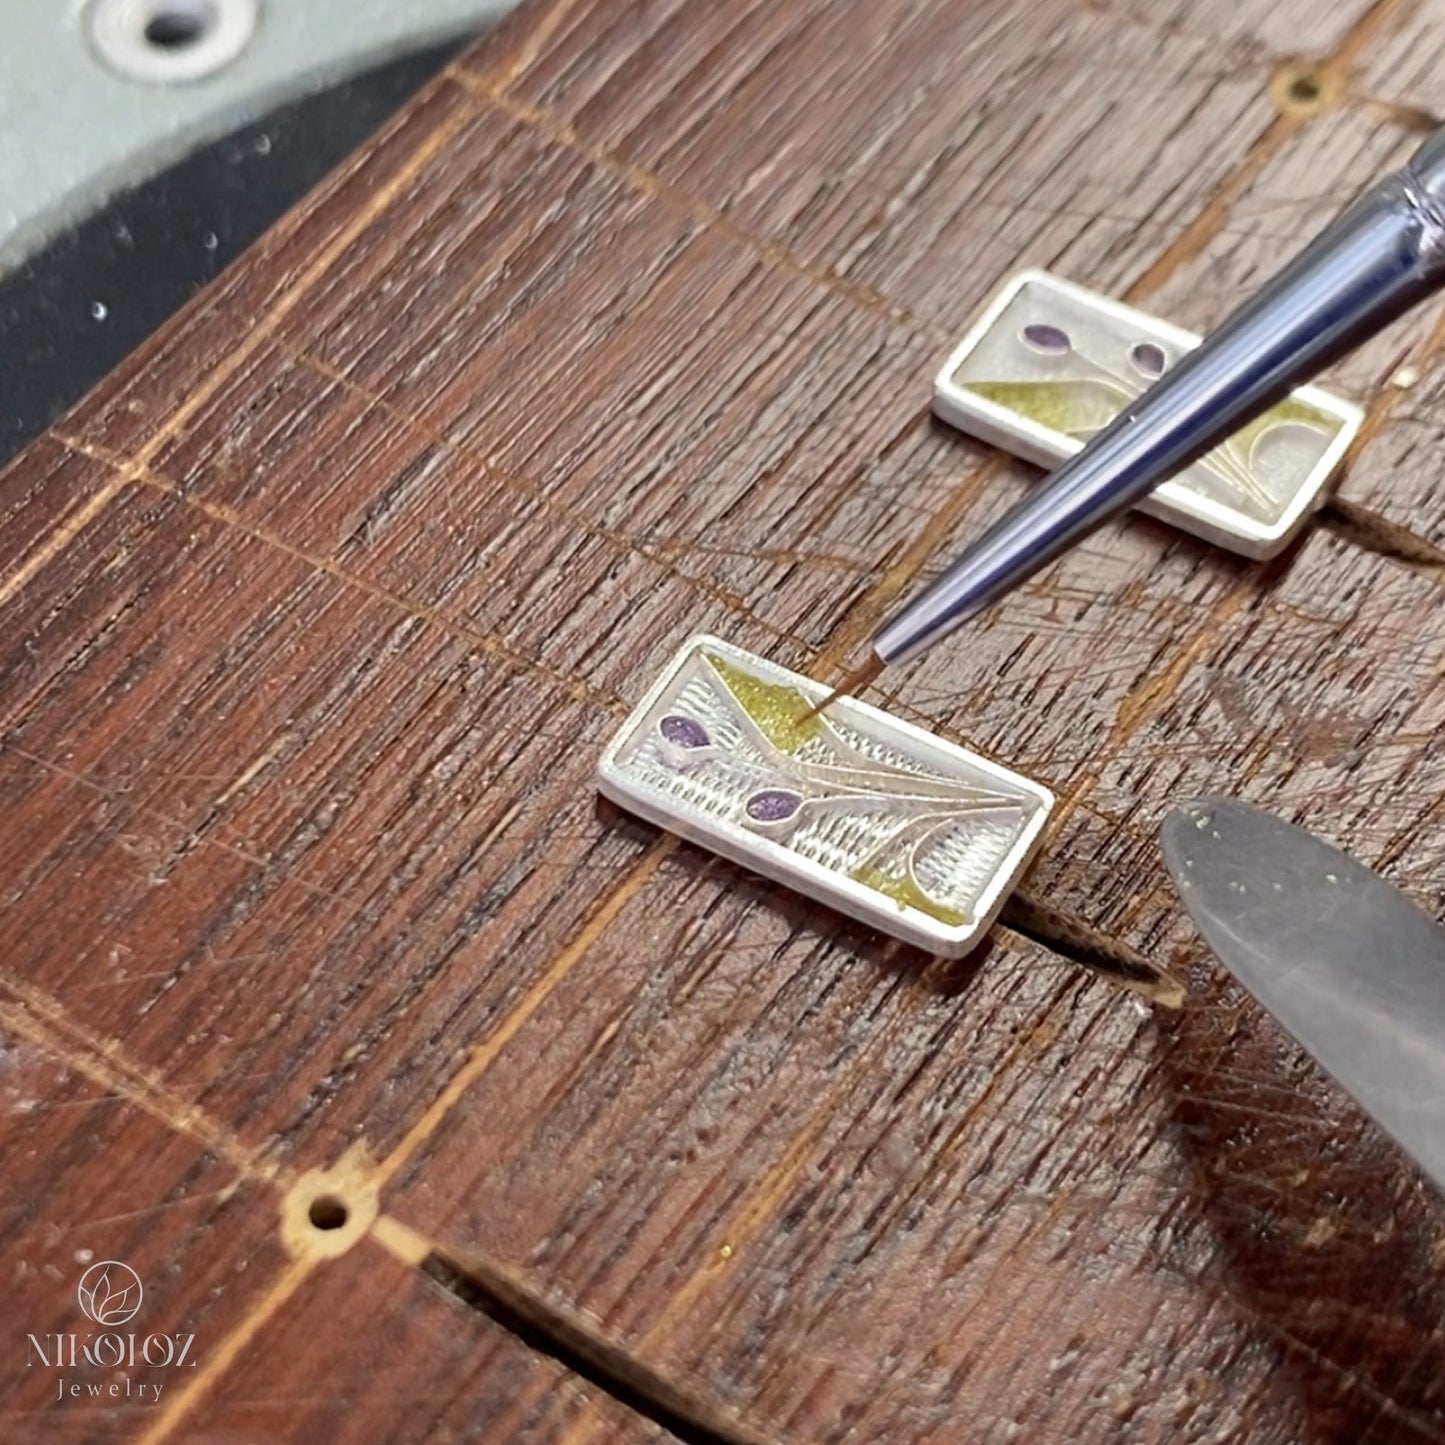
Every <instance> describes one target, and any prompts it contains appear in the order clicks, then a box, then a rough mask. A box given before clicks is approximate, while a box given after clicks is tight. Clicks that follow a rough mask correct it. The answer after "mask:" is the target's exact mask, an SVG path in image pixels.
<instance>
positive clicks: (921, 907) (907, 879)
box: [853, 866, 973, 928]
mask: <svg viewBox="0 0 1445 1445" xmlns="http://www.w3.org/2000/svg"><path fill="white" fill-rule="evenodd" d="M853 881H854V882H855V883H861V884H862V885H863V886H864V887H865V888H871V889H872V890H873V891H874V892H875V893H881V894H882V895H883V896H884V897H885V898H891V899H892V900H893V901H894V902H895V903H897V904H898V905H899V906H900V907H903V908H916V909H917V910H918V911H919V912H920V913H926V914H927V915H928V916H929V917H930V918H936V919H937V920H938V921H939V922H940V923H942V924H945V925H946V926H948V927H949V928H961V927H963V925H964V924H966V923H972V922H973V918H972V916H971V915H970V914H967V913H964V912H962V911H961V910H959V909H957V908H948V907H946V906H945V905H944V904H942V903H938V902H936V901H935V900H934V899H932V898H930V897H929V896H928V894H926V893H925V892H924V891H923V890H922V889H921V888H920V887H919V886H918V885H917V884H916V883H915V882H914V881H913V879H912V877H911V876H910V875H909V874H907V873H897V874H894V873H885V872H884V871H883V870H882V869H881V868H869V867H867V866H864V867H862V868H859V869H858V870H857V871H856V872H855V873H854V874H853Z"/></svg>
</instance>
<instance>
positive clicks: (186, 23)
mask: <svg viewBox="0 0 1445 1445" xmlns="http://www.w3.org/2000/svg"><path fill="white" fill-rule="evenodd" d="M213 19H214V16H213V14H212V12H211V7H210V6H209V5H205V4H197V3H189V4H188V3H185V0H171V3H170V4H169V5H167V6H166V7H165V9H163V10H157V11H156V12H155V14H154V15H152V16H151V18H150V19H149V20H147V21H146V24H145V30H144V32H143V33H144V35H145V38H146V40H147V42H148V43H149V44H151V45H154V46H155V47H156V49H157V50H184V49H185V48H186V47H187V46H188V45H194V44H195V43H196V41H198V40H199V39H200V38H201V37H202V36H203V35H204V34H205V33H206V31H208V30H209V29H210V28H211V22H212V20H213Z"/></svg>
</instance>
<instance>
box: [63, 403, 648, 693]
mask: <svg viewBox="0 0 1445 1445" xmlns="http://www.w3.org/2000/svg"><path fill="white" fill-rule="evenodd" d="M52 436H53V437H54V438H55V440H56V441H58V442H60V443H61V444H62V445H63V446H66V447H69V448H70V449H71V450H72V451H74V452H76V453H78V454H79V455H81V456H85V457H89V458H91V459H92V460H94V461H98V462H102V463H104V464H105V465H106V466H110V467H115V468H117V469H118V470H119V471H121V472H123V473H124V474H125V475H126V476H128V477H131V478H133V479H134V480H136V481H138V482H142V483H144V484H145V485H146V486H148V487H151V488H153V489H154V490H156V491H158V492H162V493H164V494H165V495H166V496H168V497H173V498H175V499H176V500H177V501H178V502H180V503H181V504H182V505H184V506H187V507H192V508H194V509H195V510H196V511H198V512H202V513H204V514H205V515H206V516H207V517H210V518H211V519H212V520H214V521H217V522H220V523H223V524H224V525H226V526H228V527H233V528H234V529H235V530H236V531H238V532H242V533H244V534H245V535H246V536H248V537H251V538H253V539H254V540H255V541H257V542H261V543H264V544H265V545H267V546H269V547H273V548H275V550H277V551H278V552H283V553H285V554H286V555H287V556H288V557H292V558H294V559H295V560H296V561H298V562H302V563H304V564H305V565H306V566H308V567H309V568H311V569H312V570H313V571H314V572H318V573H321V574H323V575H325V576H327V577H330V578H332V579H334V580H335V581H337V582H340V583H342V584H344V585H345V586H348V587H352V588H355V589H356V591H358V592H361V593H364V594H365V595H366V596H368V597H372V598H374V599H376V600H377V601H379V602H384V603H386V604H387V605H388V606H391V607H395V608H397V609H398V610H399V611H400V612H402V613H403V614H405V615H406V616H407V617H409V618H411V619H412V620H414V621H417V622H424V623H429V624H431V625H432V626H435V627H439V628H441V629H442V630H443V631H446V632H448V633H450V634H451V635H452V636H454V637H456V638H457V639H458V640H460V641H463V642H466V643H467V644H468V645H469V646H471V647H473V648H475V649H476V650H477V651H478V652H481V653H483V654H485V655H486V656H488V657H491V658H493V659H495V660H496V661H498V662H501V663H502V664H504V665H505V666H508V667H510V668H512V669H514V670H515V671H517V672H522V673H531V674H535V675H536V676H538V677H543V678H545V679H546V680H547V681H548V682H550V683H552V684H554V685H555V686H556V687H557V688H559V689H560V690H561V691H562V692H564V693H566V695H567V696H568V697H570V698H572V699H573V700H574V701H576V702H585V703H592V704H595V705H598V706H600V707H603V708H604V709H606V710H608V711H610V712H614V713H616V714H617V715H618V716H621V715H623V714H624V713H625V712H626V711H627V706H626V704H625V703H624V702H623V701H622V699H621V698H619V697H616V696H615V695H613V694H612V693H608V692H605V691H603V690H601V689H598V688H594V687H593V686H592V685H591V684H590V683H587V682H584V681H580V680H579V679H577V678H574V677H572V676H570V675H569V674H568V673H565V672H561V671H559V670H558V669H556V668H553V667H549V666H547V664H546V663H544V662H542V661H540V660H539V659H537V658H534V657H531V656H529V655H528V654H526V653H523V652H520V651H518V650H517V649H516V648H514V647H512V646H511V645H510V644H509V643H508V642H506V641H505V640H504V639H503V638H502V636H501V635H500V634H499V633H496V632H487V631H483V630H481V629H479V628H475V627H469V626H467V625H466V624H465V623H463V622H460V621H458V620H457V619H456V618H454V617H452V616H450V615H449V614H447V613H445V612H443V611H441V610H440V609H439V608H436V607H432V606H431V605H429V604H427V603H423V602H418V601H416V600H414V599H412V598H409V597H406V596H404V595H403V594H401V593H398V592H393V591H392V590H391V589H390V588H389V587H382V586H380V585H378V584H377V583H375V582H369V581H367V580H366V579H365V578H364V577H359V576H358V575H357V574H356V573H355V572H353V571H351V570H350V568H347V567H343V566H342V565H341V564H340V563H339V562H337V561H336V560H335V559H334V558H333V557H330V556H327V555H325V554H323V553H318V552H312V551H309V550H307V549H306V548H303V547H298V546H296V545H295V544H293V543H291V542H288V541H287V540H286V539H285V538H284V537H282V536H280V535H279V534H278V533H276V532H274V531H272V530H271V529H270V528H269V527H261V526H258V525H257V524H256V523H254V522H248V521H247V520H246V519H245V518H244V517H243V516H241V514H240V513H239V512H237V511H236V510H235V509H234V508H233V507H228V506H225V505H224V504H222V503H220V502H214V501H211V500H209V499H208V498H206V497H201V496H196V495H195V494H193V493H190V492H187V491H185V489H184V488H182V487H180V486H178V485H177V484H176V483H175V482H173V481H171V480H170V479H169V478H168V477H166V476H164V475H163V474H162V473H160V472H158V471H156V470H155V468H153V467H151V466H149V465H148V464H146V463H144V462H141V461H139V460H137V459H135V458H131V457H126V456H123V455H121V454H120V453H117V452H112V451H111V450H110V449H109V448H108V447H104V446H101V445H100V444H99V443H96V442H88V441H85V440H83V439H81V438H79V437H70V436H66V435H64V434H63V433H60V432H55V433H52Z"/></svg>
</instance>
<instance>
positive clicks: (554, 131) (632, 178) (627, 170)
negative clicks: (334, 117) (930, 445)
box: [451, 65, 947, 342]
mask: <svg viewBox="0 0 1445 1445" xmlns="http://www.w3.org/2000/svg"><path fill="white" fill-rule="evenodd" d="M451 74H452V76H453V77H454V78H455V80H456V81H457V83H458V84H459V85H461V86H463V87H465V88H466V89H467V90H469V91H470V92H471V93H472V94H473V95H474V96H476V97H477V98H478V99H479V100H482V101H484V102H486V103H488V104H491V105H493V106H495V107H497V109H499V110H501V111H504V112H505V113H506V114H508V115H510V116H511V117H512V118H513V119H514V120H516V121H519V122H520V123H521V124H523V125H525V126H527V127H529V128H530V129H532V130H534V131H536V132H537V133H538V134H539V135H541V136H542V137H543V138H544V139H545V140H547V141H550V142H551V143H552V144H553V145H557V146H561V147H562V148H564V149H566V150H569V151H572V152H573V153H574V154H576V155H578V156H580V157H581V158H582V159H583V160H585V161H587V162H588V163H589V164H591V165H593V166H596V167H597V168H598V169H599V170H603V171H606V172H607V173H608V174H609V175H611V176H615V177H616V178H617V179H618V180H621V181H623V182H625V183H626V184H627V185H629V186H630V187H632V189H633V190H635V191H638V192H640V193H641V194H643V195H645V196H651V197H655V198H657V199H659V200H662V201H666V202H668V203H670V204H672V205H674V206H677V207H679V208H680V209H682V210H683V211H685V212H686V213H687V214H688V215H689V216H691V217H692V218H693V219H694V220H695V221H697V222H698V223H699V224H701V225H703V226H706V227H707V228H708V229H709V230H712V231H715V232H716V233H717V234H718V235H720V236H724V237H726V238H727V239H728V240H730V241H733V242H735V243H736V244H739V245H742V246H745V247H747V249H748V250H750V251H752V252H753V253H754V254H755V255H757V256H758V257H759V258H760V259H762V260H763V261H765V262H767V263H768V265H770V266H773V267H775V268H776V269H778V270H780V271H784V272H786V273H787V274H789V275H791V276H793V277H796V278H797V279H799V280H803V281H807V282H810V283H811V284H812V285H814V286H817V287H820V288H822V289H823V290H824V291H827V292H828V293H829V294H831V295H834V296H840V297H842V298H843V299H844V300H846V301H848V302H850V303H851V304H852V305H854V306H857V307H859V308H860V309H861V310H863V311H866V312H867V313H868V314H869V315H870V316H874V317H880V318H883V319H885V320H888V321H891V322H894V323H895V324H897V325H900V326H905V327H907V328H908V329H909V330H910V331H913V332H915V333H916V334H918V335H920V336H926V337H930V338H932V339H934V340H936V341H940V342H942V341H944V340H946V339H947V336H946V334H945V333H944V332H943V331H942V330H941V329H939V328H937V327H934V326H932V325H930V324H929V323H928V322H926V321H924V320H923V319H922V318H920V317H919V316H917V315H915V314H914V313H913V312H912V311H910V310H909V309H908V308H907V307H905V306H901V305H899V304H898V303H897V302H896V301H893V300H890V299H889V297H887V296H885V295H884V294H883V293H882V292H881V291H877V290H875V289H874V288H873V287H871V286H864V285H860V284H859V283H857V282H855V281H849V280H847V279H846V278H845V277H843V276H840V275H839V274H838V273H837V272H836V271H834V270H832V269H831V268H830V267H828V266H823V265H817V264H815V263H813V262H810V261H804V260H803V259H802V258H801V257H799V256H796V255H794V254H793V252H792V251H791V250H790V249H789V248H788V247H787V246H786V245H784V244H783V243H782V242H781V241H775V240H769V239H767V238H766V237H763V236H758V235H755V234H754V233H753V232H752V231H749V230H748V229H747V228H746V227H745V226H739V225H738V224H737V222H736V221H734V220H732V219H731V218H730V217H729V216H727V215H726V214H725V213H724V212H722V211H720V210H718V209H717V207H716V206H712V205H709V204H708V203H707V202H706V201H703V200H699V199H698V198H697V197H695V196H693V195H690V194H689V193H688V192H686V191H683V190H680V189H679V188H678V187H677V186H675V185H673V184H672V182H670V181H666V180H664V179H663V178H662V177H661V176H657V175H654V174H653V173H652V172H651V171H648V170H645V169H643V168H642V167H641V166H637V165H633V164H632V163H631V162H630V161H624V160H622V159H621V158H620V157H618V156H615V155H613V154H612V152H610V151H608V150H606V149H604V148H603V147H601V146H597V145H593V144H592V143H590V142H589V141H586V140H584V139H583V138H582V137H581V136H580V135H578V133H577V131H576V130H575V129H574V128H573V127H572V126H570V125H568V124H567V123H566V122H565V121H563V120H560V119H559V118H558V117H556V116H554V115H553V114H552V113H551V112H550V111H549V110H547V109H546V108H545V107H542V106H537V105H531V104H529V103H528V102H526V101H523V100H519V99H518V98H517V97H516V96H514V95H511V94H510V93H508V92H507V91H506V90H503V89H501V88H499V87H498V86H497V85H496V84H494V83H493V82H491V81H489V80H488V79H486V78H485V77H484V76H479V75H477V74H476V73H475V72H473V71H470V70H468V69H467V68H466V67H465V65H462V66H458V67H455V68H454V69H453V70H452V71H451Z"/></svg>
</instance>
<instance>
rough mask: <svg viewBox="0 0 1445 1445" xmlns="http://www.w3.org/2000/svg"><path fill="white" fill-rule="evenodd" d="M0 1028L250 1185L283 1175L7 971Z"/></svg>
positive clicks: (0, 985)
mask: <svg viewBox="0 0 1445 1445" xmlns="http://www.w3.org/2000/svg"><path fill="white" fill-rule="evenodd" d="M0 994H5V995H8V1001H0V1025H3V1026H4V1027H5V1028H7V1029H9V1030H10V1032H11V1033H14V1034H17V1035H19V1036H20V1037H22V1038H24V1039H27V1040H28V1041H29V1042H30V1043H32V1044H34V1045H35V1047H36V1048H38V1049H41V1050H42V1051H43V1052H45V1053H46V1054H49V1055H51V1056H52V1057H54V1058H56V1059H58V1060H59V1061H60V1062H61V1063H62V1064H64V1065H65V1067H67V1068H69V1069H73V1070H74V1071H75V1072H76V1073H78V1074H80V1075H82V1076H83V1077H85V1078H87V1079H89V1080H90V1081H91V1082H92V1083H95V1084H99V1085H100V1086H101V1087H102V1088H104V1089H108V1090H109V1091H110V1092H111V1093H113V1094H115V1095H116V1096H117V1097H119V1098H121V1099H123V1100H124V1101H125V1102H126V1103H127V1104H130V1105H132V1106H134V1107H135V1108H137V1109H140V1110H143V1111H144V1112H145V1113H147V1114H149V1115H150V1116H151V1117H152V1118H154V1119H158V1120H159V1121H160V1122H161V1123H163V1124H165V1125H166V1126H167V1127H169V1128H171V1129H173V1130H174V1131H175V1132H176V1133H177V1134H181V1135H184V1136H185V1137H186V1138H188V1139H193V1140H194V1141H195V1142H196V1143H198V1144H200V1145H201V1146H202V1147H203V1148H205V1149H206V1151H207V1152H208V1153H211V1154H214V1155H215V1156H216V1157H217V1158H218V1159H223V1160H225V1162H226V1163H227V1164H229V1165H230V1166H231V1167H232V1168H233V1169H235V1170H236V1172H237V1173H238V1174H239V1175H241V1176H242V1177H243V1178H245V1179H247V1180H250V1181H252V1182H263V1183H268V1184H273V1183H277V1182H278V1181H280V1180H281V1179H282V1178H283V1173H284V1172H283V1170H282V1168H281V1166H280V1165H279V1164H278V1163H276V1161H275V1160H273V1159H271V1158H269V1157H267V1152H266V1151H265V1150H264V1149H262V1148H256V1147H253V1146H252V1145H249V1144H247V1143H246V1142H245V1141H244V1140H243V1139H242V1138H241V1137H240V1136H239V1135H237V1134H236V1133H235V1132H234V1131H232V1130H231V1129H228V1128H227V1127H226V1126H225V1125H224V1124H222V1123H220V1121H219V1120H216V1119H214V1118H212V1117H211V1116H210V1115H209V1114H207V1113H206V1111H205V1110H204V1109H202V1108H201V1107H200V1106H199V1105H198V1104H195V1103H193V1102H192V1101H191V1100H189V1099H187V1098H186V1097H185V1096H184V1095H182V1094H179V1093H177V1092H176V1090H175V1089H173V1088H172V1087H171V1086H170V1085H169V1084H168V1083H167V1082H166V1081H165V1079H164V1078H162V1077H161V1075H160V1074H159V1073H158V1072H157V1071H156V1070H154V1069H151V1068H147V1067H146V1066H145V1065H143V1064H139V1063H136V1062H135V1061H134V1060H132V1059H130V1058H128V1057H127V1055H126V1052H125V1049H124V1047H123V1046H122V1045H121V1043H120V1042H119V1040H117V1039H110V1038H105V1037H103V1036H101V1035H100V1034H97V1033H95V1032H94V1031H93V1030H91V1029H89V1028H86V1027H85V1026H84V1025H83V1024H79V1023H77V1022H76V1021H75V1020H74V1019H72V1018H71V1017H70V1015H69V1013H68V1012H67V1010H66V1009H65V1007H64V1005H62V1004H61V1003H60V1002H59V1001H58V1000H57V999H54V998H52V997H50V995H49V994H47V993H45V992H44V991H43V990H41V989H39V988H36V987H35V986H34V985H33V984H30V983H27V982H25V981H24V980H22V979H19V978H16V977H14V976H13V975H11V974H10V973H8V972H3V973H0Z"/></svg>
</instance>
